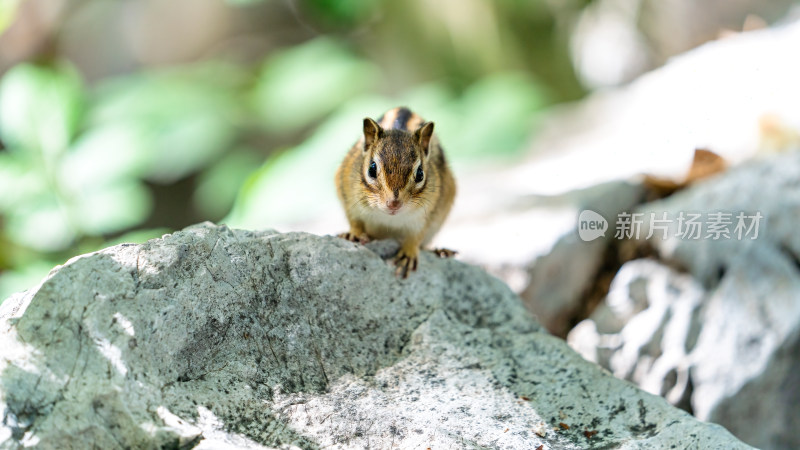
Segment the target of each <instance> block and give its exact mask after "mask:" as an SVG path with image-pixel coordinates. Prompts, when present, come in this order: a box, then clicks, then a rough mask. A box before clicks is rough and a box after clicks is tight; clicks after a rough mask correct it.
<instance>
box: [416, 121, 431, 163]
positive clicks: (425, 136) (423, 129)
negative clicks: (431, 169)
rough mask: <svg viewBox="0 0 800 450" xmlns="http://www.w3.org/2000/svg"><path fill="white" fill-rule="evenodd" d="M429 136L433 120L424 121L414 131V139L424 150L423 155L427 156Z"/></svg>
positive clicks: (429, 143) (429, 142)
mask: <svg viewBox="0 0 800 450" xmlns="http://www.w3.org/2000/svg"><path fill="white" fill-rule="evenodd" d="M431 136H433V122H425V123H423V124H422V126H420V127H419V128H417V131H415V132H414V139H416V140H417V142H419V145H421V146H422V148H423V149H424V151H425V156H428V151H429V149H430V145H431Z"/></svg>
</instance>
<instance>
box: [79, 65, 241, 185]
mask: <svg viewBox="0 0 800 450" xmlns="http://www.w3.org/2000/svg"><path fill="white" fill-rule="evenodd" d="M244 81H245V79H244V76H243V74H242V72H241V71H240V70H239V69H236V68H233V67H231V66H227V65H222V64H209V65H198V66H196V67H188V68H183V69H182V70H171V71H163V72H159V73H153V74H148V75H134V76H130V77H126V78H124V79H121V80H115V81H114V82H111V83H109V84H108V85H106V86H104V87H103V88H101V89H100V90H99V92H98V100H97V104H96V108H94V110H93V112H92V114H91V117H90V124H91V125H92V126H94V127H96V128H98V129H102V128H104V127H112V128H115V129H122V130H127V131H126V132H130V133H132V134H134V135H136V140H135V145H131V144H130V143H129V144H128V145H126V146H122V147H119V148H117V151H120V152H127V153H128V155H126V156H123V157H124V158H128V159H130V160H135V161H136V163H137V165H139V164H141V166H139V167H141V173H140V175H141V176H143V177H145V178H147V179H149V180H153V181H156V182H161V183H170V182H174V181H176V180H178V179H180V178H183V177H185V176H187V175H188V174H190V173H193V172H195V171H197V170H198V169H199V168H202V167H204V166H205V165H207V164H208V163H209V162H210V161H211V160H213V159H214V158H215V157H216V156H217V155H219V154H220V153H221V152H223V151H224V150H226V149H227V148H228V146H229V145H230V144H231V142H232V140H233V139H234V137H235V129H234V126H235V123H236V122H237V121H238V120H240V119H241V117H244V116H245V113H244V112H243V111H242V102H241V99H240V98H239V88H240V85H241V84H242V83H243V82H244ZM131 153H135V154H131Z"/></svg>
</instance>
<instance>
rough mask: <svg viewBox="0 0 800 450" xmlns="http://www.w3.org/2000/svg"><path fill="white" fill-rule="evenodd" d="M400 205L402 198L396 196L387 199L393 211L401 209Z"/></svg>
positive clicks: (387, 205)
mask: <svg viewBox="0 0 800 450" xmlns="http://www.w3.org/2000/svg"><path fill="white" fill-rule="evenodd" d="M400 206H402V205H401V203H400V200H398V199H396V198H393V199H391V200H387V201H386V207H387V208H389V209H390V210H392V211H397V210H398V209H400Z"/></svg>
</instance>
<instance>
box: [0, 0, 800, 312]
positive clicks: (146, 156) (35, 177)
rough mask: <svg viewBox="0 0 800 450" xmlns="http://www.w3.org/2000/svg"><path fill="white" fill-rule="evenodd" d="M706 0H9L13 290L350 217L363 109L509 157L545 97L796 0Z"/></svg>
mask: <svg viewBox="0 0 800 450" xmlns="http://www.w3.org/2000/svg"><path fill="white" fill-rule="evenodd" d="M703 3H704V4H703V5H700V6H698V5H695V4H694V2H691V1H688V0H687V1H677V0H671V1H655V0H651V1H648V0H603V1H599V0H596V1H591V0H568V1H550V0H530V1H521V0H499V1H488V0H447V1H439V2H425V1H422V0H412V1H407V2H390V1H387V0H346V1H332V0H227V1H224V0H170V1H166V0H139V1H133V0H125V1H109V0H0V75H2V79H1V80H0V298H5V297H6V296H7V295H8V294H10V293H11V292H14V291H17V290H21V289H25V288H27V287H30V286H31V285H33V284H34V283H35V282H37V281H38V280H39V279H41V277H43V276H44V275H46V273H47V272H48V271H49V269H50V268H52V267H53V266H54V265H56V264H61V263H63V262H64V261H65V260H66V259H68V258H69V257H71V256H73V255H77V254H81V253H85V252H88V251H93V250H97V249H100V248H103V247H106V246H108V245H111V244H113V243H118V242H122V241H126V242H141V241H143V240H146V239H149V238H153V237H159V236H161V235H162V234H163V233H167V232H170V231H173V230H177V229H180V228H182V227H185V226H187V225H190V224H193V223H196V222H199V221H203V220H211V221H222V222H226V223H228V224H230V225H231V226H238V227H249V228H265V227H276V226H279V225H281V224H292V223H304V221H308V220H310V219H312V218H319V217H333V216H336V215H337V214H339V216H337V217H338V220H339V222H334V223H335V225H330V228H331V229H330V230H329V231H328V232H330V233H335V232H338V231H341V230H339V229H338V228H341V227H342V226H343V225H342V224H344V222H343V220H342V218H341V215H340V214H341V213H339V212H338V205H337V204H336V201H335V196H334V194H333V189H332V187H331V186H332V184H331V179H332V174H333V171H334V168H335V166H336V164H337V163H338V161H339V160H340V159H341V157H342V155H343V154H344V152H345V151H346V150H347V148H348V147H349V146H350V145H351V143H352V142H353V141H354V140H355V139H357V138H358V135H359V129H360V125H359V124H360V119H361V118H362V117H364V116H367V115H369V116H372V117H377V116H379V115H380V114H381V113H382V112H383V111H384V110H386V109H388V108H390V107H393V106H398V105H408V106H410V107H411V108H412V109H414V110H415V111H418V112H419V113H420V114H422V115H423V116H424V117H426V118H429V119H431V120H435V121H436V123H437V131H438V132H439V133H440V135H441V136H442V140H443V142H444V143H445V144H446V149H447V152H448V155H449V156H450V158H451V160H452V161H453V164H454V166H455V168H456V171H457V173H458V174H459V176H460V177H465V176H470V175H469V174H470V173H474V172H476V171H477V172H480V171H486V170H488V168H491V167H496V166H508V165H513V164H514V163H515V161H516V160H517V159H518V158H520V157H522V155H525V154H526V153H528V152H530V146H529V145H528V144H529V142H530V141H531V139H533V138H534V137H535V136H536V133H537V130H538V124H539V121H540V118H541V117H542V115H543V114H546V113H547V111H550V110H551V108H552V107H553V106H554V105H558V104H561V103H564V102H574V101H577V100H579V99H581V98H583V97H584V96H585V95H587V93H589V92H591V91H593V90H597V89H606V88H610V87H614V86H619V85H624V84H625V83H627V82H629V81H630V80H632V79H634V78H635V77H636V76H638V75H640V74H641V73H644V72H645V71H647V70H650V69H653V68H655V67H658V66H660V65H661V64H663V63H664V62H665V61H667V60H668V59H669V58H670V57H671V56H673V55H675V54H678V53H680V52H683V51H686V50H688V49H691V48H693V47H696V46H698V45H700V44H702V43H704V42H706V41H708V40H713V39H717V38H718V37H719V36H720V35H721V33H724V32H726V31H741V30H742V29H746V28H747V27H763V26H766V25H768V24H770V23H774V22H776V21H779V20H781V18H783V17H785V16H786V15H787V13H788V12H789V11H790V9H791V6H792V3H793V2H790V1H781V0H777V1H770V2H763V1H757V0H752V1H748V0H737V1H727V0H726V1H721V0H720V1H713V2H703ZM337 227H338V228H337Z"/></svg>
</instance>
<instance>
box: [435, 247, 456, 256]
mask: <svg viewBox="0 0 800 450" xmlns="http://www.w3.org/2000/svg"><path fill="white" fill-rule="evenodd" d="M431 251H432V252H433V254H434V255H436V256H438V257H439V258H452V257H454V256H456V255H457V254H458V252H457V251H455V250H450V249H449V248H435V249H433V250H431Z"/></svg>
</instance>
